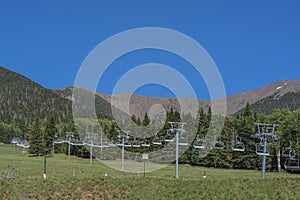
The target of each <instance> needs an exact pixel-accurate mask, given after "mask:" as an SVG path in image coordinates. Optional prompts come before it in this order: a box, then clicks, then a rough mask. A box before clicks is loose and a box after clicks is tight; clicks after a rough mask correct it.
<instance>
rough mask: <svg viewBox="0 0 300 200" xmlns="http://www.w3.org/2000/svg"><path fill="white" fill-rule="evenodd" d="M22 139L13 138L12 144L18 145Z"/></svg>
mask: <svg viewBox="0 0 300 200" xmlns="http://www.w3.org/2000/svg"><path fill="white" fill-rule="evenodd" d="M20 141H21V140H20V138H19V137H13V139H12V140H11V143H12V144H17V143H18V142H20Z"/></svg>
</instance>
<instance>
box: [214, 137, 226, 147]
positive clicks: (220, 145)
mask: <svg viewBox="0 0 300 200" xmlns="http://www.w3.org/2000/svg"><path fill="white" fill-rule="evenodd" d="M213 149H214V150H223V149H224V143H223V142H222V141H221V137H217V136H216V137H215V146H214V147H213Z"/></svg>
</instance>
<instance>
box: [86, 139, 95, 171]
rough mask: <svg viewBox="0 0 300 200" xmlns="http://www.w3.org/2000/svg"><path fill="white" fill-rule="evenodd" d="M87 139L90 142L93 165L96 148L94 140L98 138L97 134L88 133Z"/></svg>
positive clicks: (91, 162)
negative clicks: (94, 148) (94, 147)
mask: <svg viewBox="0 0 300 200" xmlns="http://www.w3.org/2000/svg"><path fill="white" fill-rule="evenodd" d="M86 138H87V139H88V140H89V144H88V145H89V146H90V165H92V164H93V146H94V140H96V139H97V138H98V134H97V133H87V134H86Z"/></svg>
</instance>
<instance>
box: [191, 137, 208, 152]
mask: <svg viewBox="0 0 300 200" xmlns="http://www.w3.org/2000/svg"><path fill="white" fill-rule="evenodd" d="M205 147H206V140H205V139H204V137H202V138H199V135H197V139H196V140H195V142H194V148H195V149H204V148H205Z"/></svg>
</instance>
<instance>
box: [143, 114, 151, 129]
mask: <svg viewBox="0 0 300 200" xmlns="http://www.w3.org/2000/svg"><path fill="white" fill-rule="evenodd" d="M149 124H150V119H149V117H148V114H147V113H145V116H144V119H143V126H148V125H149Z"/></svg>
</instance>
